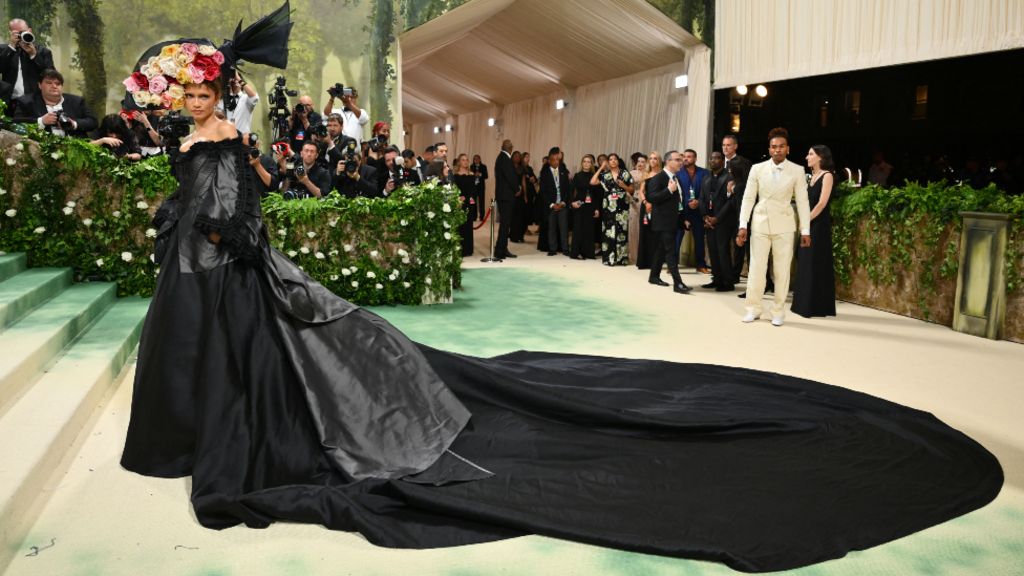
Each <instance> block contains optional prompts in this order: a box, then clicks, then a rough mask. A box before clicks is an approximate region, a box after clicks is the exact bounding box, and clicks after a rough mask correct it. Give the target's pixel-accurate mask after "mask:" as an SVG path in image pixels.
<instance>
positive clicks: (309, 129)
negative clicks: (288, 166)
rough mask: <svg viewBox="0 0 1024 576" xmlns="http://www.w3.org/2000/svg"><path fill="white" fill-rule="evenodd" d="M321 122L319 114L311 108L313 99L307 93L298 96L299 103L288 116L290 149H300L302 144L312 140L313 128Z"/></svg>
mask: <svg viewBox="0 0 1024 576" xmlns="http://www.w3.org/2000/svg"><path fill="white" fill-rule="evenodd" d="M322 123H323V122H322V120H321V118H320V115H319V114H317V113H316V112H315V111H314V110H313V99H312V98H310V97H309V96H308V95H304V96H299V103H298V104H296V105H295V107H294V108H292V115H291V116H289V117H288V140H289V141H290V142H291V145H292V150H302V145H303V144H305V143H306V142H313V130H314V129H315V128H316V127H317V126H320V125H321V124H322Z"/></svg>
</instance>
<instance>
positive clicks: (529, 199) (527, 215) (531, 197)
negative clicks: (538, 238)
mask: <svg viewBox="0 0 1024 576" xmlns="http://www.w3.org/2000/svg"><path fill="white" fill-rule="evenodd" d="M538 185H539V182H538V181H537V173H536V172H535V171H534V170H533V166H532V165H531V164H530V153H529V152H523V204H524V207H523V234H524V235H525V234H526V232H527V231H528V230H529V228H530V226H531V225H533V224H539V222H538V221H537V195H538V193H539V191H538V189H537V187H538Z"/></svg>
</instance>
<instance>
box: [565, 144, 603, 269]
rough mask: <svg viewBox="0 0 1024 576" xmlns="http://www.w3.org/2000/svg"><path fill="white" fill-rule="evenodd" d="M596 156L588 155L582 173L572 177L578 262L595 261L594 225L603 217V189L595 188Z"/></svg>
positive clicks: (574, 248)
mask: <svg viewBox="0 0 1024 576" xmlns="http://www.w3.org/2000/svg"><path fill="white" fill-rule="evenodd" d="M593 176H594V156H593V155H591V154H587V155H585V156H584V157H583V159H582V160H581V161H580V171H579V172H577V173H576V174H575V175H574V176H573V177H572V198H571V202H570V204H569V205H570V206H572V218H573V226H572V250H571V251H570V252H569V256H570V257H572V258H575V259H577V260H586V259H588V258H589V259H591V260H593V259H594V225H593V222H594V220H596V219H599V218H600V216H601V208H600V206H601V187H600V186H594V185H592V184H591V183H590V179H591V178H593Z"/></svg>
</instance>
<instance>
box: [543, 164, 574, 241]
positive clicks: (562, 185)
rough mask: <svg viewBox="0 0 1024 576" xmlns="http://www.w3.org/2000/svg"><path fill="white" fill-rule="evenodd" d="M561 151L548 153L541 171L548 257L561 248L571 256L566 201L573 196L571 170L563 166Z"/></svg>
mask: <svg viewBox="0 0 1024 576" xmlns="http://www.w3.org/2000/svg"><path fill="white" fill-rule="evenodd" d="M561 158H562V155H561V150H559V149H558V147H557V146H556V147H554V148H552V149H551V150H550V151H548V158H547V164H546V165H545V166H544V167H543V168H541V169H540V197H541V200H542V202H543V204H544V212H545V214H547V224H548V226H547V229H548V230H547V232H548V256H554V255H555V254H557V253H558V250H559V248H560V249H561V251H562V254H565V255H566V256H568V255H569V210H567V206H566V201H567V200H568V199H569V198H570V196H571V195H572V180H571V176H569V169H568V168H566V167H565V166H563V165H562V160H561Z"/></svg>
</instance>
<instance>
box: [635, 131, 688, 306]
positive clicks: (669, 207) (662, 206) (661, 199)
mask: <svg viewBox="0 0 1024 576" xmlns="http://www.w3.org/2000/svg"><path fill="white" fill-rule="evenodd" d="M682 166H683V155H682V154H680V153H679V152H677V151H675V150H673V151H671V152H669V153H668V154H665V169H664V170H662V171H661V172H659V173H657V174H655V175H654V176H652V177H651V179H650V180H648V181H647V184H645V185H644V186H645V188H644V189H645V194H646V196H647V201H648V202H650V203H651V204H652V206H653V209H652V210H651V218H650V222H651V233H652V234H653V235H654V257H653V259H652V261H651V274H650V276H649V277H648V280H647V281H648V282H650V283H651V284H657V285H658V286H668V282H665V281H664V280H662V279H661V277H660V276H661V265H662V264H664V263H665V256H666V255H670V254H672V253H673V251H674V250H675V243H676V229H677V228H678V227H679V224H678V223H679V212H680V209H681V207H682V205H683V199H682V196H680V195H679V179H678V178H677V177H676V173H677V172H679V169H680V168H682ZM668 271H669V273H670V274H672V281H673V285H672V289H673V290H674V291H676V292H678V293H680V294H686V293H688V292H690V287H689V286H687V285H686V284H685V283H683V279H682V278H681V277H680V276H679V262H678V260H677V259H673V258H669V259H668Z"/></svg>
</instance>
